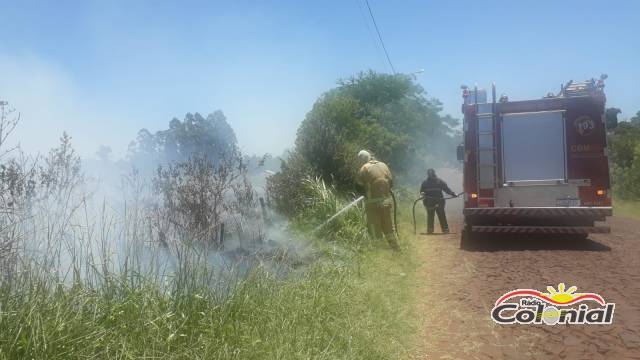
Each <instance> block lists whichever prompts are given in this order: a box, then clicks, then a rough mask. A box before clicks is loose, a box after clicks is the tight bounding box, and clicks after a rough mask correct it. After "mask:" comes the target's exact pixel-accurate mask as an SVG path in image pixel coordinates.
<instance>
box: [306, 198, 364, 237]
mask: <svg viewBox="0 0 640 360" xmlns="http://www.w3.org/2000/svg"><path fill="white" fill-rule="evenodd" d="M362 200H364V196H360V197H359V198H357V199H355V200H353V201H352V202H350V203H349V204H348V205H347V206H345V207H343V208H342V209H340V211H338V212H337V213H335V214H333V216H331V217H330V218H329V219H327V221H325V222H323V223H322V224H320V225H318V227H316V228H315V229H313V231H312V232H311V233H312V234H313V233H315V232H317V231H318V230H320V229H322V228H323V227H325V226H326V225H327V224H329V223H330V222H332V221H333V220H334V219H335V218H337V217H338V216H340V215H342V214H343V213H344V212H346V211H347V210H349V209H351V208H352V207H354V206H356V205H358V203H360V201H362Z"/></svg>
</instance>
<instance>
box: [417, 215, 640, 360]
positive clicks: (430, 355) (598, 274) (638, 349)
mask: <svg viewBox="0 0 640 360" xmlns="http://www.w3.org/2000/svg"><path fill="white" fill-rule="evenodd" d="M453 223H454V224H453V227H452V231H454V232H456V233H457V234H450V235H439V236H435V235H432V236H424V235H419V237H418V241H419V242H420V246H419V249H420V251H421V256H422V258H423V259H424V264H423V272H424V275H423V279H424V281H425V283H424V284H421V285H420V288H421V289H423V290H421V292H422V293H423V294H422V295H423V296H422V300H421V307H422V310H421V311H422V313H423V314H424V319H423V326H422V334H421V342H422V344H421V346H420V351H419V352H418V353H417V354H416V358H418V359H502V358H509V359H529V358H531V359H547V358H548V359H556V358H565V359H640V221H638V220H633V219H627V218H615V217H614V218H611V219H609V220H608V221H607V223H608V224H609V225H610V226H611V228H612V234H603V235H592V236H590V238H589V239H587V240H575V239H574V240H572V239H553V240H547V239H543V240H540V239H532V238H491V239H486V240H484V241H482V242H481V243H480V244H478V245H477V246H474V247H473V248H467V249H460V248H459V246H460V240H459V233H460V221H459V219H458V221H455V219H454V221H453ZM561 282H562V283H565V284H566V285H567V287H569V286H577V287H578V292H594V293H599V294H600V295H602V297H603V298H604V299H605V300H606V301H607V302H614V303H615V304H616V307H615V314H614V318H613V324H612V325H597V326H594V325H554V326H547V325H497V324H495V323H494V322H493V321H492V320H491V318H490V312H491V309H492V307H493V304H494V303H495V301H496V300H497V299H498V298H499V297H500V296H501V295H503V294H504V293H506V292H508V291H510V290H514V289H518V288H530V289H537V290H540V291H543V292H546V289H547V286H549V285H552V286H554V287H555V288H557V286H558V284H559V283H561Z"/></svg>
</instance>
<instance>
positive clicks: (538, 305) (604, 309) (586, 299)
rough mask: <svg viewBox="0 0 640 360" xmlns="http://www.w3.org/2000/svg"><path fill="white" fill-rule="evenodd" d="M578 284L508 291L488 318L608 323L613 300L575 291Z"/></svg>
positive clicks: (515, 321)
mask: <svg viewBox="0 0 640 360" xmlns="http://www.w3.org/2000/svg"><path fill="white" fill-rule="evenodd" d="M577 290H578V288H577V287H575V286H571V287H570V288H569V289H566V288H565V284H564V283H560V284H558V288H557V289H554V288H553V286H547V291H548V292H547V293H543V292H540V291H538V290H533V289H517V290H513V291H509V292H508V293H506V294H504V295H503V296H502V297H500V298H499V299H498V301H496V303H495V305H494V306H493V310H492V311H491V318H492V319H493V321H495V322H496V323H498V324H546V325H556V324H580V325H583V324H589V325H601V324H611V322H612V321H613V311H614V310H615V306H616V304H615V303H607V302H606V301H604V299H603V298H602V296H600V295H599V294H595V293H578V292H576V291H577Z"/></svg>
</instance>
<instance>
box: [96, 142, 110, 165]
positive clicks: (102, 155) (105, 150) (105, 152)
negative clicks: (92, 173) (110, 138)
mask: <svg viewBox="0 0 640 360" xmlns="http://www.w3.org/2000/svg"><path fill="white" fill-rule="evenodd" d="M112 152H113V151H112V150H111V147H109V146H106V145H100V147H99V148H98V151H96V156H97V157H98V159H100V160H101V161H103V162H107V161H109V158H110V157H111V153H112Z"/></svg>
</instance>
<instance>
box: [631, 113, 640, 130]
mask: <svg viewBox="0 0 640 360" xmlns="http://www.w3.org/2000/svg"><path fill="white" fill-rule="evenodd" d="M629 122H630V123H631V125H633V126H635V127H638V128H640V111H638V112H637V113H636V116H634V117H632V118H631V119H629Z"/></svg>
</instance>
